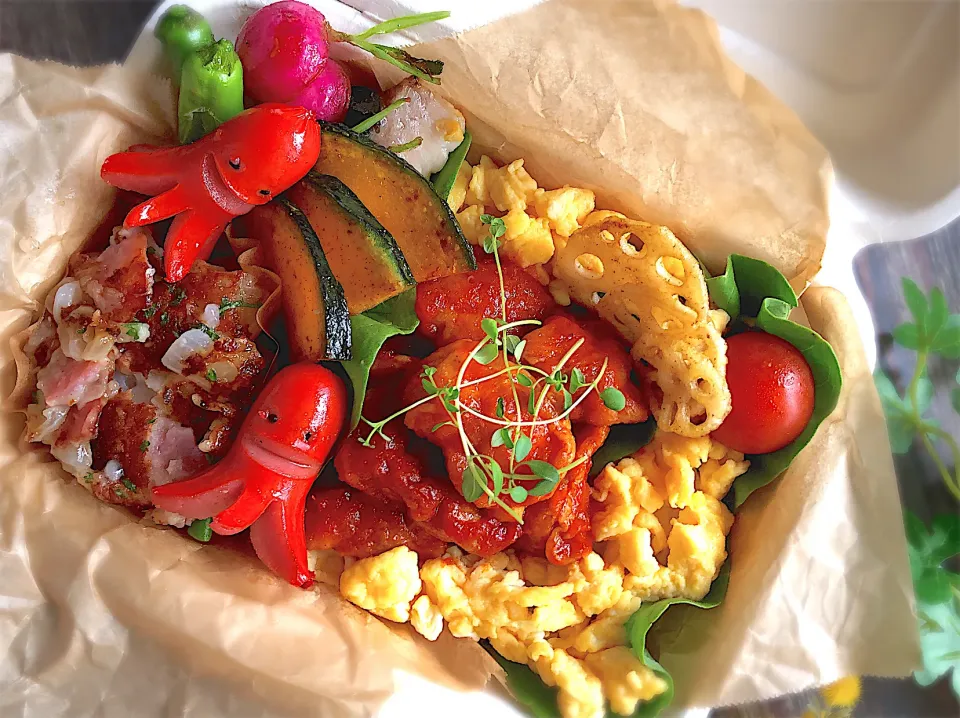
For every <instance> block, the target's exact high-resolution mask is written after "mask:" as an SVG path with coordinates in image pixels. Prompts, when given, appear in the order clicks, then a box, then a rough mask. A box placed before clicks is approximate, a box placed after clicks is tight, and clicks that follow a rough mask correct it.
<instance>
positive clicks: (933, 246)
mask: <svg viewBox="0 0 960 718" xmlns="http://www.w3.org/2000/svg"><path fill="white" fill-rule="evenodd" d="M156 5H157V2H156V0H0V52H15V53H18V54H21V55H26V56H28V57H34V58H51V59H55V60H58V61H61V62H66V63H71V64H78V65H92V64H97V63H103V62H112V61H117V60H120V59H122V58H123V57H124V55H125V54H126V52H127V50H128V49H129V47H130V45H131V43H132V42H133V40H134V38H135V37H136V35H137V33H138V32H139V31H140V28H141V26H142V25H143V23H144V22H145V20H146V19H147V17H148V16H149V15H150V13H151V11H152V10H153V8H154V7H155V6H156ZM958 161H960V158H958ZM854 270H855V273H856V276H857V280H858V282H859V283H860V286H861V288H862V289H863V293H864V295H865V296H866V299H867V303H868V304H869V306H870V309H871V311H872V313H873V319H874V323H875V325H876V327H877V342H878V347H879V352H878V355H879V360H880V364H881V366H882V367H883V368H884V369H885V370H886V371H887V372H888V373H889V374H890V375H891V376H892V377H894V378H895V379H899V380H900V381H903V380H904V377H906V378H909V376H910V372H912V369H913V363H912V355H911V353H910V352H907V351H906V350H903V349H901V348H899V347H895V346H893V342H892V338H891V332H892V331H893V328H894V327H895V326H897V325H898V324H900V323H901V322H903V321H906V320H907V319H908V316H909V315H908V312H907V308H906V304H905V302H904V300H903V296H902V294H901V292H900V278H901V277H910V278H912V279H913V280H915V281H916V282H917V283H918V284H919V285H920V286H921V287H922V288H924V289H925V290H929V289H930V288H931V287H934V286H938V287H940V288H941V289H943V290H944V292H945V293H946V296H947V300H948V302H949V305H950V307H951V309H952V310H953V311H960V282H958V279H957V278H958V277H960V220H957V221H954V222H953V223H951V224H950V225H948V226H947V227H944V228H943V229H941V230H939V231H937V232H934V233H933V234H930V235H928V236H926V237H921V238H918V239H915V240H912V241H909V242H896V243H890V244H882V245H874V246H871V247H868V248H866V249H865V250H863V251H862V252H861V253H860V254H859V255H858V256H857V257H856V259H855V260H854ZM956 374H957V363H956V362H953V363H949V362H939V363H937V364H935V365H933V366H932V367H931V378H932V379H933V381H934V384H935V386H936V387H937V391H936V392H935V406H934V412H933V413H934V415H935V416H936V417H937V418H938V419H939V420H940V422H941V423H942V424H943V426H944V428H946V429H948V430H950V431H951V433H953V434H954V435H955V436H958V435H960V419H958V417H957V415H956V414H954V413H953V412H952V410H951V409H950V401H949V388H948V387H949V386H950V382H953V381H954V377H955V376H956ZM944 458H945V459H946V460H949V457H944ZM896 463H897V470H898V475H899V477H900V484H901V494H902V496H903V497H904V501H905V503H906V505H907V506H908V507H910V508H911V509H912V510H914V511H915V512H917V513H918V514H921V515H925V516H926V515H929V514H930V513H931V508H932V507H936V512H938V513H939V512H942V510H943V507H944V506H951V505H953V506H954V507H956V504H955V503H954V504H951V503H950V500H949V497H948V496H947V494H946V490H945V489H944V487H943V485H942V484H941V483H940V480H939V478H938V477H937V475H936V471H935V468H934V466H933V463H932V461H931V460H930V459H929V457H928V456H927V455H926V454H925V453H924V452H923V451H922V450H914V451H911V452H910V453H909V454H907V455H905V456H902V457H897V461H896ZM864 684H865V687H864V697H863V700H862V701H861V704H860V705H859V706H858V708H857V710H856V713H855V715H856V716H861V717H867V716H869V717H870V718H873V717H874V716H890V717H893V716H897V717H903V718H924V717H928V716H929V717H930V718H933V717H935V716H936V717H940V716H943V717H944V718H947V717H950V716H953V717H956V716H958V715H960V707H958V704H957V701H956V699H955V698H954V697H953V694H952V693H951V691H950V688H949V686H948V685H947V684H946V682H945V681H940V682H939V683H937V684H935V685H934V686H932V687H931V688H928V689H921V688H919V687H918V686H916V685H915V684H914V683H913V682H912V681H907V680H904V681H892V680H879V679H866V680H865V681H864ZM806 701H807V697H805V696H802V697H791V698H787V699H783V700H780V701H774V702H771V703H767V704H764V705H761V706H751V707H743V708H739V709H725V710H721V711H714V713H713V715H714V716H717V717H719V716H724V717H725V718H733V717H734V716H744V717H746V716H751V717H756V718H759V717H760V716H795V715H799V714H800V713H801V712H802V710H803V706H804V705H805V704H806Z"/></svg>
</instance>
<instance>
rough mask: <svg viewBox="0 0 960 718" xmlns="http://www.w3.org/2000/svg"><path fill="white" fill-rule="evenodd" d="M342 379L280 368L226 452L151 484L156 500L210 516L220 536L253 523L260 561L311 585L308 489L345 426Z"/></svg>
mask: <svg viewBox="0 0 960 718" xmlns="http://www.w3.org/2000/svg"><path fill="white" fill-rule="evenodd" d="M347 407H348V397H347V391H346V388H345V387H344V385H343V382H342V381H340V379H339V378H338V377H337V376H336V375H335V374H333V373H332V372H331V371H329V370H328V369H324V368H323V367H322V366H320V365H319V364H311V363H308V362H303V363H300V364H295V365H293V366H289V367H287V368H285V369H283V370H281V371H280V372H279V373H278V374H277V375H276V376H274V377H273V379H271V381H270V382H269V383H268V384H267V386H266V388H265V389H264V390H263V391H262V392H261V394H260V396H259V397H257V400H256V402H254V404H253V407H252V408H251V409H250V413H249V414H248V415H247V418H246V419H245V420H244V422H243V426H242V427H241V428H240V432H239V433H238V435H237V440H236V442H235V443H234V445H233V446H232V447H231V448H230V452H229V453H228V454H227V456H226V457H225V458H224V459H223V460H222V461H221V462H220V463H218V464H216V465H214V466H212V467H210V468H209V469H207V470H206V471H204V472H203V473H201V474H199V475H197V476H194V477H192V478H190V479H186V480H184V481H177V482H173V483H170V484H164V485H163V486H157V487H155V488H154V489H153V502H154V504H155V505H156V506H157V507H159V508H161V509H165V510H167V511H173V512H175V513H178V514H181V515H182V516H185V517H186V518H188V519H205V518H208V517H212V518H213V520H212V521H211V522H210V528H211V529H212V530H213V531H215V532H216V533H218V534H221V535H225V536H228V535H231V534H235V533H239V532H240V531H243V530H244V529H246V528H249V529H250V540H251V542H252V543H253V547H254V549H255V550H256V552H257V556H259V557H260V560H261V561H263V563H264V564H265V565H266V566H267V568H269V569H270V570H271V571H273V572H274V573H275V574H277V575H278V576H280V577H281V578H283V579H285V580H287V581H289V582H290V583H292V584H294V585H295V586H301V587H303V588H306V587H308V586H309V585H310V584H311V583H312V582H313V577H312V575H311V573H310V571H309V570H308V568H307V546H306V539H305V537H304V529H303V516H304V508H305V505H306V498H307V492H308V491H309V490H310V487H311V486H312V485H313V482H314V479H316V477H317V474H319V473H320V469H321V468H322V467H323V464H324V463H325V462H326V460H327V457H328V455H329V453H330V450H331V449H332V448H333V445H334V443H336V440H337V437H338V436H339V434H340V431H341V429H342V428H343V425H344V421H345V419H346V413H347Z"/></svg>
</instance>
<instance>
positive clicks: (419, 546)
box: [305, 488, 447, 558]
mask: <svg viewBox="0 0 960 718" xmlns="http://www.w3.org/2000/svg"><path fill="white" fill-rule="evenodd" d="M305 530H306V537H307V548H308V549H310V550H312V551H322V550H326V549H333V550H334V551H336V552H337V553H339V554H342V555H344V556H352V557H353V558H367V557H368V556H376V555H378V554H381V553H383V552H384V551H389V550H390V549H393V548H396V547H397V546H407V547H409V548H410V549H412V550H413V551H416V552H417V554H419V555H420V557H421V558H436V557H437V556H440V555H441V554H442V553H443V552H444V551H445V550H446V548H447V544H446V543H445V542H444V541H441V540H440V539H437V538H435V537H433V536H431V535H430V534H429V533H427V532H426V531H424V530H423V528H422V527H420V526H417V525H416V524H414V523H413V522H411V521H409V520H408V519H407V516H406V514H405V513H404V509H403V504H400V503H397V502H396V501H387V500H385V499H382V498H377V497H374V496H369V495H367V494H365V493H363V492H362V491H356V490H355V489H344V488H331V489H319V490H316V491H314V492H313V493H312V494H310V496H308V497H307V508H306V518H305Z"/></svg>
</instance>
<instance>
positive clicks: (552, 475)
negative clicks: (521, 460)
mask: <svg viewBox="0 0 960 718" xmlns="http://www.w3.org/2000/svg"><path fill="white" fill-rule="evenodd" d="M524 465H525V466H527V467H529V468H530V471H531V472H533V475H534V476H539V477H540V478H541V479H546V480H547V481H551V482H553V483H554V484H556V483H557V482H559V481H560V473H559V472H558V471H557V467H556V466H554V465H553V464H548V463H547V462H546V461H540V460H539V459H533V460H532V461H528V462H527V463H526V464H524Z"/></svg>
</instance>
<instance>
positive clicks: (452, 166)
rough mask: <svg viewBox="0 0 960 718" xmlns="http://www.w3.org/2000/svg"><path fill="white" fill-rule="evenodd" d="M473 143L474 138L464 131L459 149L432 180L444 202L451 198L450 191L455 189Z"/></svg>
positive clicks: (451, 154) (434, 187) (448, 158)
mask: <svg viewBox="0 0 960 718" xmlns="http://www.w3.org/2000/svg"><path fill="white" fill-rule="evenodd" d="M471 142H473V136H472V135H471V134H470V132H469V131H468V130H464V133H463V142H461V143H460V144H459V145H457V149H455V150H454V151H453V152H451V153H450V156H449V157H447V162H446V164H444V165H443V167H441V168H440V171H439V172H437V173H436V174H435V175H434V176H433V177H432V178H431V179H430V182H432V183H433V189H434V190H435V191H436V193H437V194H438V195H440V197H441V198H443V199H444V200H447V199H449V198H450V191H451V190H452V189H453V184H454V182H456V180H457V174H458V173H459V172H460V167H461V166H462V165H463V162H464V160H466V158H467V152H468V151H469V150H470V143H471Z"/></svg>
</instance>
